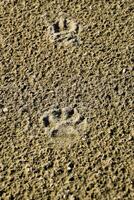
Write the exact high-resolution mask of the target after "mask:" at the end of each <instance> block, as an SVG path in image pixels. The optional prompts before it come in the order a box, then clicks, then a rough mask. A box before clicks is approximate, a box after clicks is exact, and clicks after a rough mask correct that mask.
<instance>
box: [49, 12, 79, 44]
mask: <svg viewBox="0 0 134 200" xmlns="http://www.w3.org/2000/svg"><path fill="white" fill-rule="evenodd" d="M80 30H81V27H80V25H79V23H77V22H76V21H75V20H73V19H70V18H69V17H68V16H67V15H66V14H63V13H61V14H59V17H58V19H57V20H56V21H55V22H54V23H53V24H52V25H50V26H49V27H48V35H49V39H50V41H51V42H57V43H62V44H64V45H68V44H79V43H80V39H79V32H80Z"/></svg>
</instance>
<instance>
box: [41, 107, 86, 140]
mask: <svg viewBox="0 0 134 200" xmlns="http://www.w3.org/2000/svg"><path fill="white" fill-rule="evenodd" d="M41 121H42V125H43V127H44V128H45V132H46V133H47V134H48V136H50V137H60V136H64V137H69V136H71V135H75V136H77V135H79V133H80V132H81V131H82V132H84V130H85V129H86V126H87V120H86V118H84V117H83V116H81V115H80V114H79V113H78V111H77V109H76V108H71V107H66V108H62V109H61V108H59V107H55V108H54V109H52V110H50V111H48V112H46V113H44V115H43V116H42V117H41Z"/></svg>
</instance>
